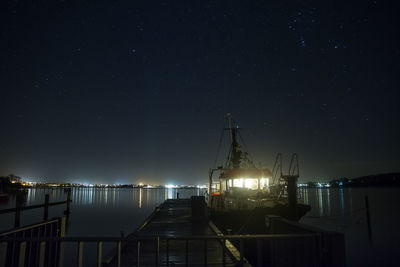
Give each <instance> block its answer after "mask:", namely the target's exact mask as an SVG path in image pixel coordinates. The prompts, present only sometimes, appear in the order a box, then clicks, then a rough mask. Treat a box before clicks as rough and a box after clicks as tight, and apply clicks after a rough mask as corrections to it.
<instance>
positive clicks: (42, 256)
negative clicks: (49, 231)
mask: <svg viewBox="0 0 400 267" xmlns="http://www.w3.org/2000/svg"><path fill="white" fill-rule="evenodd" d="M39 247H40V250H39V267H44V262H45V257H46V242H44V241H42V242H40V245H39Z"/></svg>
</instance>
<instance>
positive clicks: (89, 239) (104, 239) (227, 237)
mask: <svg viewBox="0 0 400 267" xmlns="http://www.w3.org/2000/svg"><path fill="white" fill-rule="evenodd" d="M316 236H320V234H319V233H312V234H275V235H224V236H216V235H206V236H197V235H196V236H155V235H152V236H129V237H110V236H93V237H92V236H70V237H33V238H30V237H16V238H13V237H6V238H0V243H1V242H13V241H17V242H23V241H31V242H100V241H102V242H124V241H145V240H157V239H160V240H259V239H265V240H269V239H285V238H304V237H316Z"/></svg>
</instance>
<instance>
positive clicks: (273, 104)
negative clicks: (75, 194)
mask: <svg viewBox="0 0 400 267" xmlns="http://www.w3.org/2000/svg"><path fill="white" fill-rule="evenodd" d="M1 2H2V3H1V4H0V5H1V7H0V19H1V20H0V88H1V93H0V99H1V105H0V122H1V131H0V140H1V142H0V175H8V174H10V173H14V174H16V175H19V176H21V177H22V178H23V179H25V180H34V181H47V182H50V181H55V182H62V181H63V182H102V183H138V182H146V183H162V184H164V183H184V184H197V183H201V184H205V183H207V177H208V169H209V168H210V167H212V165H213V163H214V159H215V156H216V152H217V147H218V143H219V136H220V132H221V129H222V127H223V122H224V116H225V114H226V113H227V112H231V113H232V114H233V116H234V118H235V120H236V121H237V122H238V124H239V125H240V127H241V128H242V130H241V134H242V136H243V138H244V140H245V141H246V145H247V147H248V149H249V152H250V153H251V155H252V157H253V158H254V160H255V162H257V164H259V163H258V162H260V163H261V165H262V166H263V167H269V168H272V166H273V163H274V159H275V156H276V154H277V153H278V152H282V153H283V154H284V161H285V162H286V168H287V167H288V166H287V165H288V161H289V160H290V155H291V153H293V152H297V153H298V154H299V159H300V175H301V178H300V181H310V180H322V181H323V180H330V179H334V178H339V177H349V178H351V177H357V176H361V175H368V174H376V173H382V172H394V171H400V127H399V115H400V108H399V102H400V101H399V100H400V92H399V89H400V86H399V85H400V78H399V73H400V65H399V59H400V38H399V33H400V32H399V30H398V27H397V26H398V25H400V21H399V20H400V19H399V15H398V11H397V8H396V7H395V6H394V4H393V6H391V4H390V3H389V1H348V0H347V1H344V0H335V1H317V0H315V1H282V0H280V1H122V0H121V1H111V0H109V1H104V0H96V1H95V0H93V1H89V0H86V1H85V0H79V1H78V0H64V1H61V0H60V1H56V0H54V1H45V0H42V1H38V0H30V1H28V0H19V1H1ZM392 2H393V3H394V2H395V1H392ZM221 153H222V154H221V160H224V159H225V155H223V152H221ZM222 155H223V156H222Z"/></svg>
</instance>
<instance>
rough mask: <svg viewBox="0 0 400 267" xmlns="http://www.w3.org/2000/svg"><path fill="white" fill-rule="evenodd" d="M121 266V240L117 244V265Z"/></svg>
mask: <svg viewBox="0 0 400 267" xmlns="http://www.w3.org/2000/svg"><path fill="white" fill-rule="evenodd" d="M120 266H121V241H118V244H117V267H120Z"/></svg>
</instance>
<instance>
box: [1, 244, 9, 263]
mask: <svg viewBox="0 0 400 267" xmlns="http://www.w3.org/2000/svg"><path fill="white" fill-rule="evenodd" d="M7 247H8V243H7V242H1V243H0V267H5V266H6V256H7Z"/></svg>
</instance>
